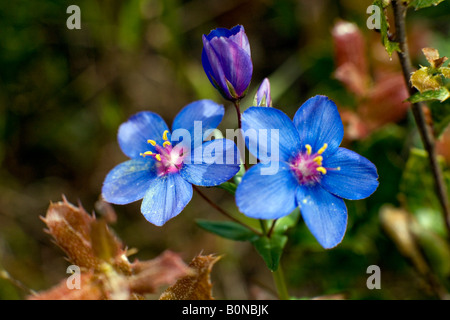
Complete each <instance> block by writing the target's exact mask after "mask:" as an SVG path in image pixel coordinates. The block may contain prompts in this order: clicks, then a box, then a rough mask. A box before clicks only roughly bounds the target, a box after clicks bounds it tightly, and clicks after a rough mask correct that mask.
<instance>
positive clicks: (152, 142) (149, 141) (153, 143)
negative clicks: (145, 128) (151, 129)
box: [147, 139, 156, 146]
mask: <svg viewBox="0 0 450 320" xmlns="http://www.w3.org/2000/svg"><path fill="white" fill-rule="evenodd" d="M147 143H150V144H151V145H152V146H156V141H155V140H150V139H149V140H147Z"/></svg>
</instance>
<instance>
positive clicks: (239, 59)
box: [205, 37, 253, 98]
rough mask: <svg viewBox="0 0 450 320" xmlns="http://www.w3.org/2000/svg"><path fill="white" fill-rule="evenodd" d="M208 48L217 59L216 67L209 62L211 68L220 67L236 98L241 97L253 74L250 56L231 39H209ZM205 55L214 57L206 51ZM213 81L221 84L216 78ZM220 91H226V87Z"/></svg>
mask: <svg viewBox="0 0 450 320" xmlns="http://www.w3.org/2000/svg"><path fill="white" fill-rule="evenodd" d="M209 46H210V47H211V49H213V50H214V52H215V56H216V57H217V59H218V65H215V63H214V64H212V61H211V60H210V62H211V66H212V68H213V69H214V68H215V67H216V66H220V70H223V73H224V76H225V78H226V79H227V80H228V82H229V83H231V84H232V85H233V88H234V90H235V92H236V95H237V97H242V96H243V94H244V92H245V90H246V89H247V88H248V86H249V84H250V81H251V79H252V74H253V62H252V58H251V56H250V54H249V53H248V52H247V51H246V50H245V49H243V48H242V47H240V46H239V45H238V44H237V43H236V42H234V41H233V40H232V39H228V38H225V37H220V38H213V39H211V40H210V42H209ZM205 48H208V46H205ZM206 54H207V55H208V56H211V57H214V55H209V52H208V49H206ZM215 80H216V82H219V83H221V82H222V81H220V80H218V79H217V78H215ZM225 84H226V82H225ZM222 89H224V90H226V89H227V87H222ZM225 92H226V91H225ZM234 98H236V97H234Z"/></svg>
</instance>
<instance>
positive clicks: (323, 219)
mask: <svg viewBox="0 0 450 320" xmlns="http://www.w3.org/2000/svg"><path fill="white" fill-rule="evenodd" d="M297 203H298V206H299V207H300V211H301V214H302V217H303V220H304V221H305V223H306V225H307V227H308V228H309V230H310V231H311V233H312V234H313V235H314V237H315V238H316V239H317V241H318V242H319V243H320V245H321V246H322V247H324V248H325V249H330V248H333V247H335V246H337V245H338V244H339V243H340V242H341V241H342V239H343V238H344V234H345V230H346V229H347V207H346V206H345V203H344V200H342V199H341V198H338V197H336V196H335V195H333V194H331V193H329V192H328V191H327V190H325V189H323V188H322V187H321V186H320V185H319V184H316V185H312V186H306V185H303V186H300V187H299V188H298V189H297Z"/></svg>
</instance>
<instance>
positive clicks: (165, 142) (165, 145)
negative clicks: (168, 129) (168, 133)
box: [163, 141, 172, 148]
mask: <svg viewBox="0 0 450 320" xmlns="http://www.w3.org/2000/svg"><path fill="white" fill-rule="evenodd" d="M171 145H172V144H171V143H170V141H164V143H163V147H164V148H165V147H167V146H171Z"/></svg>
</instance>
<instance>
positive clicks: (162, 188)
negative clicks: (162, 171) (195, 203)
mask: <svg viewBox="0 0 450 320" xmlns="http://www.w3.org/2000/svg"><path fill="white" fill-rule="evenodd" d="M191 198H192V185H191V184H190V183H189V182H187V181H186V180H184V179H183V178H182V177H181V176H180V175H179V174H169V175H165V176H161V177H158V178H156V179H153V180H152V183H151V184H150V186H149V188H148V190H147V193H146V194H145V196H144V200H143V201H142V205H141V212H142V214H143V215H144V217H145V219H147V220H148V221H149V222H151V223H153V224H154V225H156V226H159V227H160V226H162V225H163V224H165V223H166V222H167V221H168V220H170V219H172V218H173V217H175V216H177V215H178V214H179V213H180V212H181V211H182V210H183V209H184V207H185V206H186V205H187V204H188V203H189V201H191Z"/></svg>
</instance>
